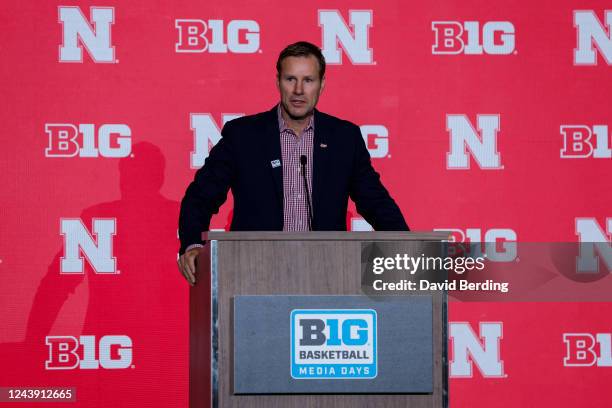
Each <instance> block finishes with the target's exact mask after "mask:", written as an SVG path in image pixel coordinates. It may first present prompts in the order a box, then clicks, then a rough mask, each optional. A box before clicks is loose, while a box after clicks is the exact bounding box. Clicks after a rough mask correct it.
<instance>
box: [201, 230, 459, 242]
mask: <svg viewBox="0 0 612 408" xmlns="http://www.w3.org/2000/svg"><path fill="white" fill-rule="evenodd" d="M449 236H450V232H444V231H436V232H425V231H424V232H406V231H311V232H284V231H232V232H224V231H205V232H203V233H202V240H204V241H210V240H215V241H442V240H446V239H449Z"/></svg>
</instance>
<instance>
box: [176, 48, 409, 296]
mask: <svg viewBox="0 0 612 408" xmlns="http://www.w3.org/2000/svg"><path fill="white" fill-rule="evenodd" d="M324 75H325V60H324V58H323V55H322V54H321V51H320V49H319V48H318V47H317V46H315V45H313V44H310V43H306V42H298V43H296V44H292V45H290V46H288V47H287V48H285V49H284V50H283V51H282V52H281V54H280V56H279V58H278V62H277V87H278V89H279V91H280V96H281V101H280V103H279V105H277V106H275V107H274V108H272V109H271V110H270V111H267V112H263V113H259V114H256V115H252V116H245V117H241V118H238V119H234V120H232V121H230V122H227V123H226V124H225V126H224V127H223V130H222V131H221V135H222V138H221V140H220V141H219V142H218V143H217V144H216V145H215V146H214V147H213V148H212V150H211V151H210V154H209V156H208V158H207V159H206V162H205V163H204V166H203V167H202V168H201V169H199V170H198V171H197V172H196V175H195V178H194V181H193V182H192V183H191V184H190V185H189V187H188V188H187V191H186V193H185V197H184V198H183V201H182V203H181V213H180V217H179V237H180V240H181V248H180V254H181V255H180V257H179V260H178V264H179V270H180V271H181V273H182V274H183V275H184V276H185V278H186V279H187V280H188V281H189V283H190V284H193V283H195V258H196V257H197V254H198V252H199V247H201V246H202V244H203V242H202V240H201V234H202V231H207V230H208V228H209V226H210V219H211V217H212V215H213V214H216V213H217V212H218V210H219V207H220V206H221V205H222V204H223V203H224V202H225V200H226V198H227V192H228V190H229V189H230V188H231V189H232V193H233V196H234V212H233V218H232V223H231V230H232V231H283V230H315V231H345V230H346V212H347V206H348V200H349V197H350V198H351V199H352V200H353V201H354V202H355V205H356V208H357V211H358V212H359V214H361V215H362V216H363V218H365V220H366V221H367V222H369V223H370V224H371V225H372V227H373V228H374V229H375V230H379V231H407V230H408V226H407V225H406V222H405V220H404V217H403V216H402V213H401V211H400V209H399V208H398V206H397V204H396V203H395V201H394V200H393V199H392V198H391V196H390V195H389V193H388V192H387V190H386V189H385V187H384V186H383V185H382V183H381V181H380V176H379V175H378V173H377V172H376V171H375V170H374V168H373V167H372V164H371V162H370V155H369V153H368V150H367V148H366V145H365V142H364V140H363V138H362V135H361V131H360V129H359V127H358V126H356V125H354V124H353V123H351V122H348V121H345V120H341V119H338V118H335V117H333V116H330V115H327V114H325V113H322V112H319V111H318V110H316V109H315V106H316V103H317V101H318V98H319V95H320V93H321V91H322V90H323V87H324V85H325V76H324ZM283 138H285V139H283ZM296 141H297V142H296ZM291 143H298V144H296V145H292V144H291ZM295 149H305V150H299V151H303V152H307V153H308V154H303V155H302V156H299V155H298V156H297V157H299V159H301V161H302V163H297V164H296V160H295V159H296V157H295V156H294V157H291V154H295V152H296V151H297V150H295ZM298 154H299V153H298ZM305 156H308V157H311V158H312V163H308V169H311V171H308V169H306V168H305V165H306V157H305ZM299 159H298V160H297V161H298V162H299V161H300V160H299ZM290 163H291V165H293V166H296V167H297V166H299V165H300V164H301V165H302V168H303V169H304V174H309V179H310V180H304V179H301V178H297V177H296V178H295V180H294V179H291V180H289V178H290V177H287V174H293V173H288V168H285V169H284V168H283V166H285V167H287V166H288V165H289V164H290ZM284 171H285V179H283V174H284V173H283V172H284ZM296 174H297V173H296ZM290 183H293V184H290ZM304 183H305V184H306V186H308V190H307V188H306V187H305V184H304ZM287 187H289V188H288V190H290V192H294V191H298V192H299V193H300V194H298V195H293V196H291V195H289V194H288V193H289V191H284V190H285V188H287ZM306 191H308V192H307V193H304V194H301V193H302V192H306ZM311 194H312V199H311V200H310V195H311ZM296 197H299V199H297V198H296ZM296 199H297V200H298V203H297V204H296V203H295V202H287V201H290V200H296ZM300 201H301V202H300ZM302 204H303V205H302ZM292 205H293V206H292ZM296 207H297V209H296ZM306 207H308V222H307V223H306V222H302V224H299V223H298V224H297V228H296V227H295V225H296V224H294V223H292V228H287V225H286V224H288V223H290V222H291V221H292V219H291V218H289V219H288V218H287V217H288V215H289V216H291V217H293V216H295V217H298V216H299V214H300V209H302V210H303V209H304V208H306ZM302 214H304V211H302Z"/></svg>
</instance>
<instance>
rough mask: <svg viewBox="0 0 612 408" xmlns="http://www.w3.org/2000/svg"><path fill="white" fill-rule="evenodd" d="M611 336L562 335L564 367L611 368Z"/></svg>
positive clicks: (604, 334) (605, 334)
mask: <svg viewBox="0 0 612 408" xmlns="http://www.w3.org/2000/svg"><path fill="white" fill-rule="evenodd" d="M611 340H612V334H610V333H597V334H595V335H592V334H590V333H564V334H563V342H564V343H565V357H564V358H563V365H564V366H565V367H590V366H596V367H612V341H611Z"/></svg>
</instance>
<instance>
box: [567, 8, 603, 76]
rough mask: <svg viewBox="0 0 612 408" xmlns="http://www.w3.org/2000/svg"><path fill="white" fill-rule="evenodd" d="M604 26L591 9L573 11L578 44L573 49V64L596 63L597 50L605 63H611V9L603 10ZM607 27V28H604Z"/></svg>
mask: <svg viewBox="0 0 612 408" xmlns="http://www.w3.org/2000/svg"><path fill="white" fill-rule="evenodd" d="M604 20H605V26H604V24H602V23H601V21H600V20H599V18H597V15H596V14H595V12H594V11H593V10H576V11H574V27H575V28H576V30H577V38H578V44H577V46H576V48H575V49H574V65H597V52H595V49H597V50H598V51H599V53H600V54H601V55H602V56H603V59H604V60H605V61H606V64H608V65H612V10H606V11H605V12H604ZM606 27H607V28H606Z"/></svg>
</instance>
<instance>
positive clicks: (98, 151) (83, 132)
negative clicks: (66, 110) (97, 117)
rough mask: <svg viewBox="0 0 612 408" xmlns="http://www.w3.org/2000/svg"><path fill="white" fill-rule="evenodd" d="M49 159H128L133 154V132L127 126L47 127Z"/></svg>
mask: <svg viewBox="0 0 612 408" xmlns="http://www.w3.org/2000/svg"><path fill="white" fill-rule="evenodd" d="M45 132H46V133H47V137H48V144H47V148H46V149H45V156H46V157H92V158H95V157H108V158H122V157H128V156H129V155H130V154H131V153H132V131H131V129H130V127H129V126H128V125H126V124H105V125H102V126H100V127H99V128H98V129H97V131H96V127H95V125H94V124H91V123H82V124H78V125H73V124H71V123H47V124H45Z"/></svg>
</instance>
